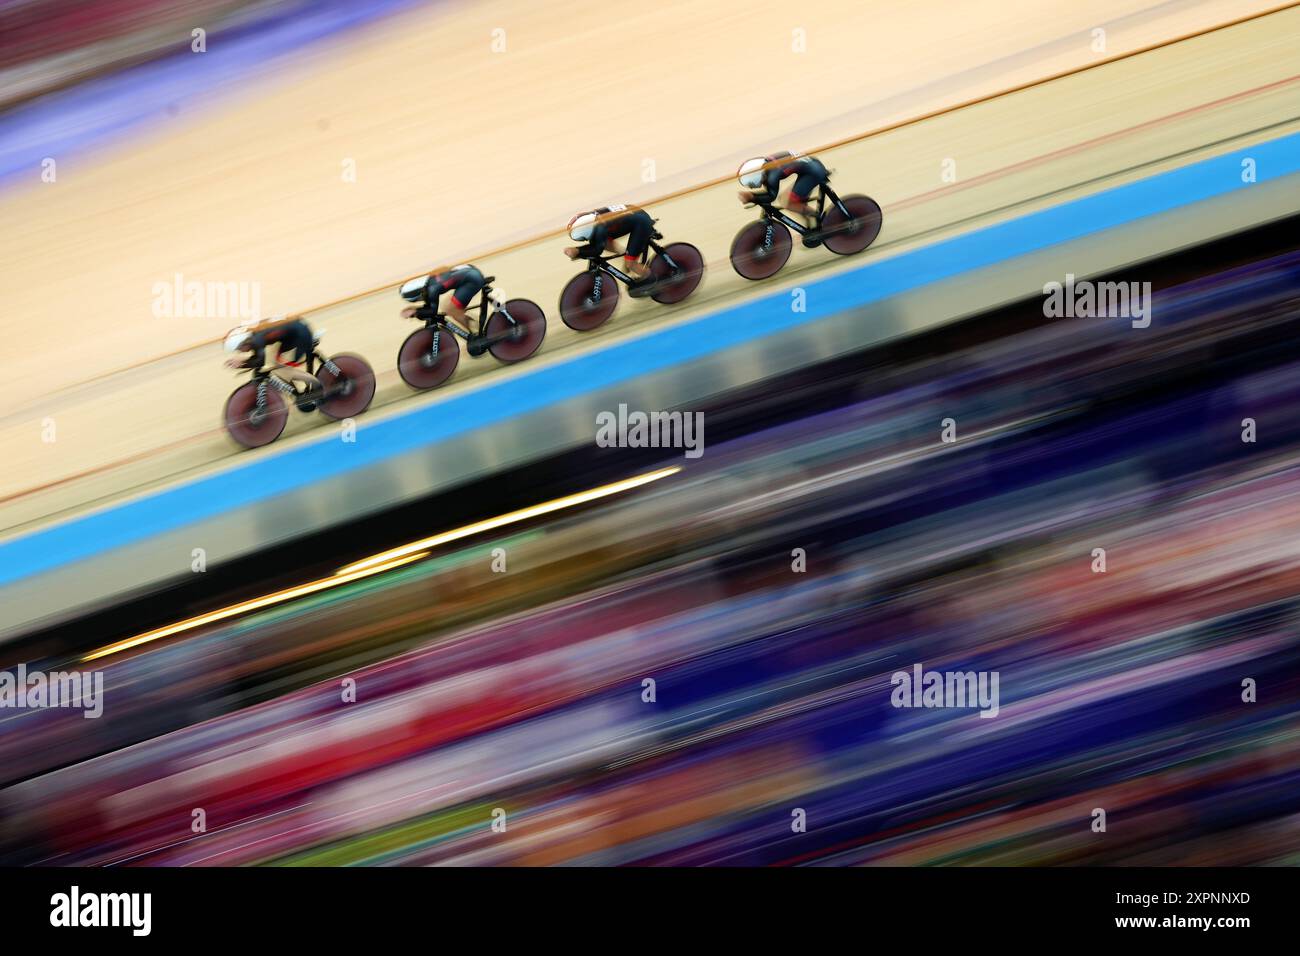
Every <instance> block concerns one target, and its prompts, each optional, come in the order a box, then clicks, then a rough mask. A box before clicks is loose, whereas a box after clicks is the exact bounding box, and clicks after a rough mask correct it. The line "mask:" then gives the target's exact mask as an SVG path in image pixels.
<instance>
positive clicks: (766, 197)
mask: <svg viewBox="0 0 1300 956" xmlns="http://www.w3.org/2000/svg"><path fill="white" fill-rule="evenodd" d="M782 178H783V177H782V175H781V170H779V169H769V170H768V171H767V172H766V173H764V174H763V189H762V192H758V191H755V192H754V193H753V197H754V198H753V200H752V202H756V203H759V204H760V205H761V204H765V203H774V202H776V197H777V195H778V194H779V193H780V192H781V179H782Z"/></svg>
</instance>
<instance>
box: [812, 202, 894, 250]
mask: <svg viewBox="0 0 1300 956" xmlns="http://www.w3.org/2000/svg"><path fill="white" fill-rule="evenodd" d="M841 201H842V202H843V203H844V208H845V209H847V210H848V211H849V214H850V215H851V216H852V217H853V218H852V219H851V220H850V219H845V218H844V213H842V212H840V209H839V207H838V206H834V205H832V206H831V208H830V211H829V212H827V213H826V215H825V216H823V217H822V224H821V230H820V232H821V234H822V235H823V236H825V239H824V240H823V245H825V246H826V248H827V249H829V250H830V251H831V252H834V253H836V254H837V255H841V256H851V255H853V254H854V253H855V252H861V251H862V250H863V249H865V248H867V246H869V245H871V244H872V243H873V242H875V241H876V236H878V235H880V221H881V212H880V204H879V203H877V202H876V201H875V200H874V199H872V198H871V197H870V196H845V197H844V199H843V200H841Z"/></svg>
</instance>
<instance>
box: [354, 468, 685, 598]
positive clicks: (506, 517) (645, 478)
mask: <svg viewBox="0 0 1300 956" xmlns="http://www.w3.org/2000/svg"><path fill="white" fill-rule="evenodd" d="M681 470H682V469H681V466H680V465H674V466H672V467H671V468H661V469H659V470H658V471H648V472H646V473H645V474H644V475H637V476H636V477H635V478H625V479H623V480H622V481H616V482H614V483H613V484H608V485H601V486H600V487H598V488H591V489H589V490H587V491H580V492H578V493H577V494H574V495H566V496H565V497H563V498H554V499H552V500H550V501H544V502H542V503H541V504H537V505H529V506H528V507H527V508H521V509H519V510H518V511H511V512H509V513H508V514H503V515H497V516H496V517H495V518H485V519H484V520H482V521H476V522H474V523H473V524H467V525H465V526H464V527H460V528H454V529H452V530H451V531H444V532H442V533H441V534H435V535H434V536H433V537H431V538H424V539H422V540H420V541H413V542H411V543H410V544H404V545H402V546H401V547H400V548H393V549H392V550H391V551H382V552H380V553H379V554H376V555H372V556H371V557H369V558H363V559H362V560H360V561H354V562H353V563H352V564H348V565H345V566H343V567H341V568H339V569H338V570H337V571H335V572H334V573H335V574H353V573H355V572H356V571H358V570H360V569H361V568H366V567H369V566H370V565H372V564H375V563H377V562H386V561H391V560H393V559H394V558H398V557H401V556H402V555H406V554H410V553H411V552H412V551H427V550H428V549H430V548H436V547H438V546H439V545H443V544H447V543H448V542H449V541H458V540H460V539H461V538H468V537H469V536H470V535H475V534H479V533H480V532H483V531H491V530H493V529H494V528H501V527H504V526H505V525H508V524H515V523H516V522H519V521H527V520H528V519H529V518H536V517H537V516H538V515H544V514H550V513H552V512H554V511H560V510H562V509H564V508H572V507H574V506H575V505H580V504H585V503H586V502H588V501H595V500H596V499H598V498H607V497H609V496H610V495H616V494H618V493H619V492H621V491H629V490H631V489H633V488H639V487H640V486H641V485H646V484H649V483H650V482H652V481H658V480H659V479H660V478H667V477H668V476H669V475H675V474H677V472H679V471H681Z"/></svg>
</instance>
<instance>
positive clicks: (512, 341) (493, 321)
mask: <svg viewBox="0 0 1300 956" xmlns="http://www.w3.org/2000/svg"><path fill="white" fill-rule="evenodd" d="M506 312H509V313H510V318H511V319H514V320H515V321H514V324H513V325H512V324H511V322H510V319H507V318H506V317H505V314H504V313H502V312H501V311H500V310H497V311H496V312H493V313H492V314H491V315H490V316H488V320H487V325H485V326H484V327H483V334H484V335H487V336H488V337H493V336H497V335H500V334H501V333H502V332H504V331H506V330H507V329H509V330H510V331H511V332H512V333H513V334H512V335H511V337H510V338H508V339H502V340H501V341H500V342H495V343H493V344H492V345H489V346H488V351H489V352H491V353H492V357H493V358H495V359H496V360H497V361H499V362H522V361H523V360H524V359H526V358H528V357H529V356H530V355H532V354H533V353H534V352H536V351H537V350H538V349H539V348H540V347H541V344H542V339H544V338H546V316H545V315H543V314H542V310H541V309H540V308H539V307H538V305H537V303H536V302H530V301H529V300H528V299H511V300H510V301H509V302H507V303H506Z"/></svg>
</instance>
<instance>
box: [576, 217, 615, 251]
mask: <svg viewBox="0 0 1300 956" xmlns="http://www.w3.org/2000/svg"><path fill="white" fill-rule="evenodd" d="M608 246H609V228H608V227H607V226H606V225H605V224H604V223H603V222H602V223H597V224H596V227H595V228H594V229H592V230H591V238H590V239H588V240H587V244H586V245H585V246H579V247H578V255H579V256H581V257H583V258H591V257H593V256H599V255H603V254H604V253H605V251H606V248H607V247H608Z"/></svg>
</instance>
